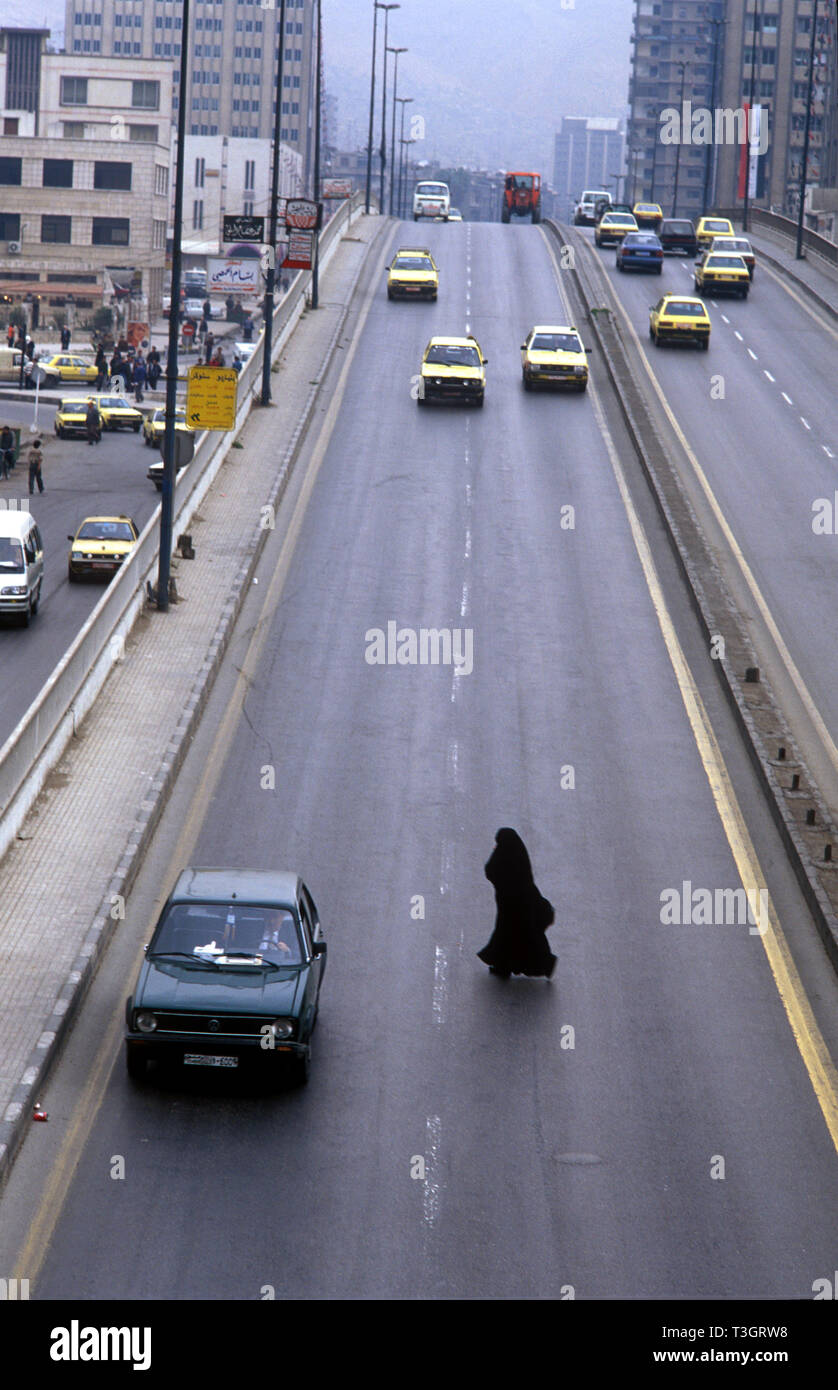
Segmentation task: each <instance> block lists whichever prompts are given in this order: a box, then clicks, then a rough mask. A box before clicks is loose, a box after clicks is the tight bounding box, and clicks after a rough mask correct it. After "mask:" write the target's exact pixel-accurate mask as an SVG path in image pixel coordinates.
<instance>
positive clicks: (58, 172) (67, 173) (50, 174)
mask: <svg viewBox="0 0 838 1390" xmlns="http://www.w3.org/2000/svg"><path fill="white" fill-rule="evenodd" d="M64 133H65V135H66V129H65V132H64ZM41 183H42V185H43V187H44V188H72V187H73V161H72V159H45V160H44V171H43V174H42V175H41ZM42 240H43V238H42Z"/></svg>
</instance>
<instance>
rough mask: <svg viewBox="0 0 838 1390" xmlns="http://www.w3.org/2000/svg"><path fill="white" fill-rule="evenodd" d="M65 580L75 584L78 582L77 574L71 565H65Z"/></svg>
mask: <svg viewBox="0 0 838 1390" xmlns="http://www.w3.org/2000/svg"><path fill="white" fill-rule="evenodd" d="M67 582H68V583H70V584H76V583H77V582H78V575H77V574H76V571H75V570H74V569H73V566H72V565H68V566H67Z"/></svg>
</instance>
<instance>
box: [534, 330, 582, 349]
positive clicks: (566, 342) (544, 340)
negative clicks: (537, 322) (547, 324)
mask: <svg viewBox="0 0 838 1390" xmlns="http://www.w3.org/2000/svg"><path fill="white" fill-rule="evenodd" d="M530 349H531V351H533V352H581V351H582V344H581V343H580V341H579V339H578V338H577V336H576V334H575V333H536V335H535V337H534V338H533V340H532V342H531V343H530Z"/></svg>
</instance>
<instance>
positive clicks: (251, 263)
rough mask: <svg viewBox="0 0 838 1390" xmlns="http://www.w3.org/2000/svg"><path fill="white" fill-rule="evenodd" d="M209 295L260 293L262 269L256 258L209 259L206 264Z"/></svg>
mask: <svg viewBox="0 0 838 1390" xmlns="http://www.w3.org/2000/svg"><path fill="white" fill-rule="evenodd" d="M207 291H208V293H209V294H247V295H256V294H261V293H262V267H261V262H260V260H259V258H258V257H257V256H254V257H252V258H242V259H240V260H238V259H233V258H229V259H228V258H225V259H222V258H221V257H211V258H210V259H209V261H208V263H207Z"/></svg>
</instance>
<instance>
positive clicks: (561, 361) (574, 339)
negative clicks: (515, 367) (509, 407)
mask: <svg viewBox="0 0 838 1390" xmlns="http://www.w3.org/2000/svg"><path fill="white" fill-rule="evenodd" d="M521 377H522V380H523V383H524V390H525V391H531V390H532V388H533V387H534V386H554V387H557V388H559V387H564V388H567V389H568V390H570V391H585V390H586V389H587V386H588V356H587V352H586V350H585V348H584V347H583V346H582V339H581V338H580V337H579V333H578V331H577V330H576V329H575V328H574V327H573V325H572V324H544V323H541V324H536V326H535V328H533V329H531V330H530V332H529V333H528V335H527V339H526V342H523V343H522V344H521Z"/></svg>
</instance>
